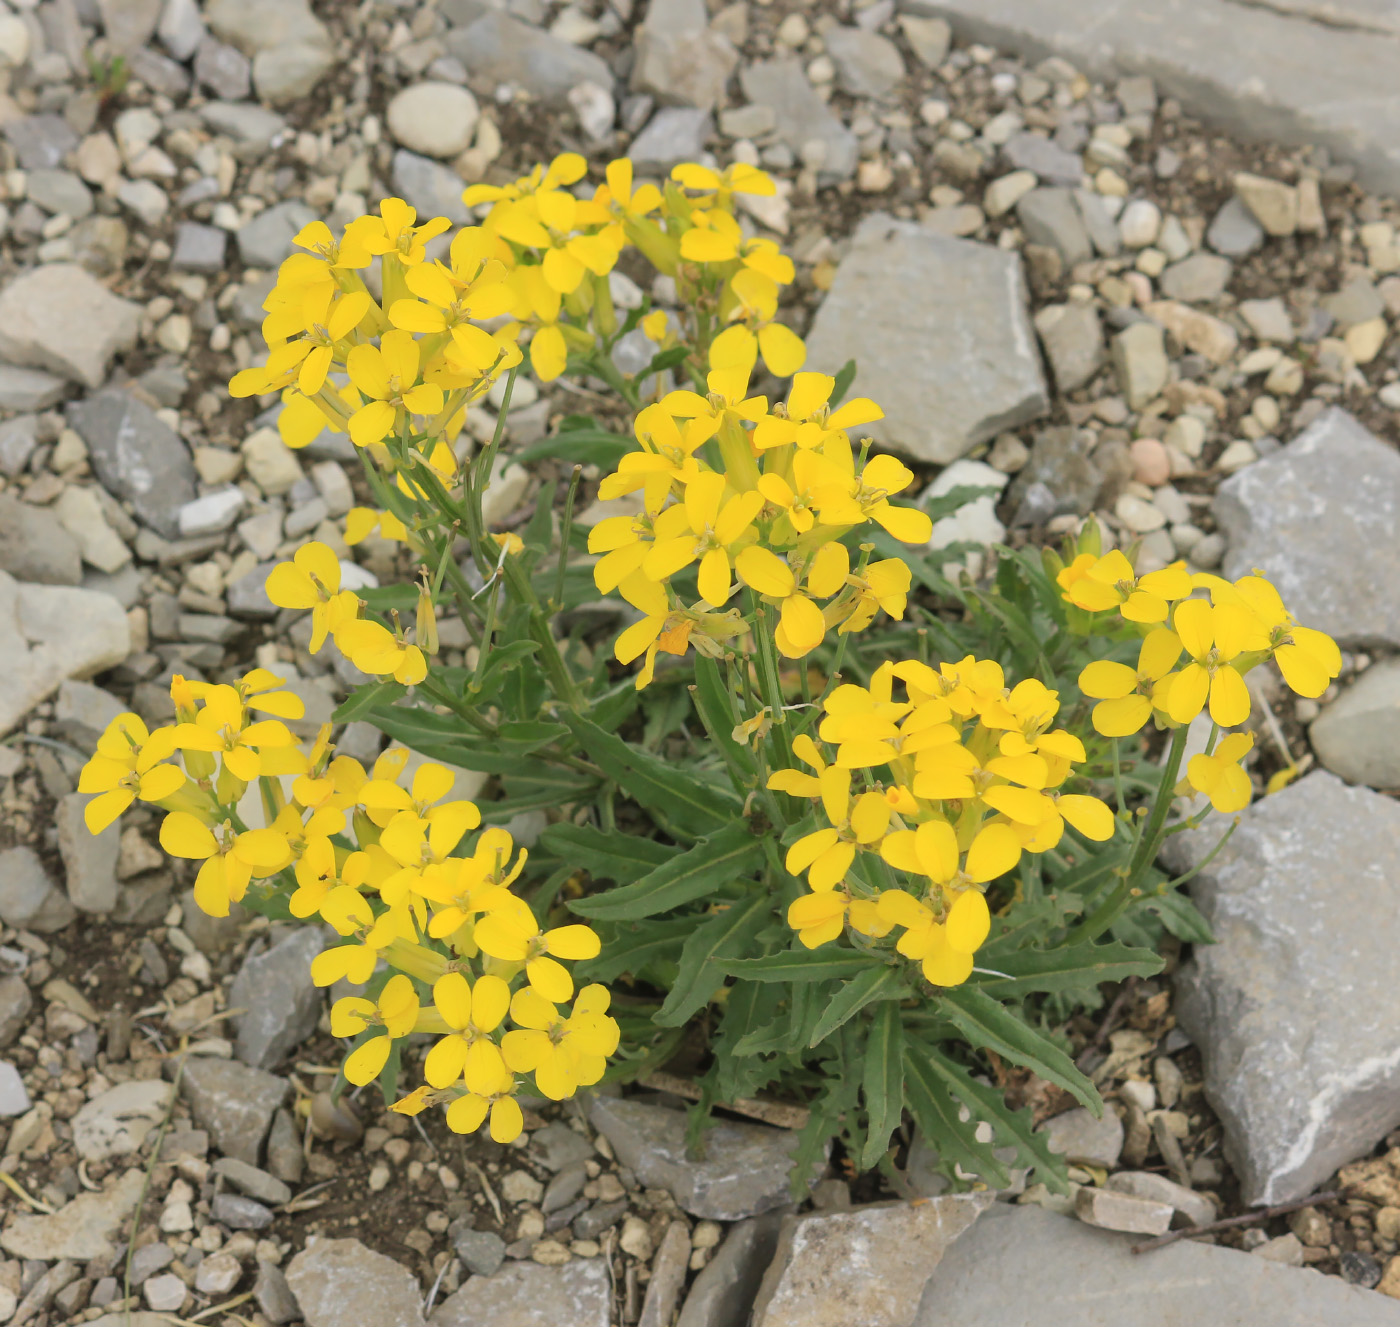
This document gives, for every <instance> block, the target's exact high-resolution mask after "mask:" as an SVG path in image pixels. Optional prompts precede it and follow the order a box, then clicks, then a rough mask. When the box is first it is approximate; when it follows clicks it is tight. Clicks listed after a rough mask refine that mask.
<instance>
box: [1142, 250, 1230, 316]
mask: <svg viewBox="0 0 1400 1327" xmlns="http://www.w3.org/2000/svg"><path fill="white" fill-rule="evenodd" d="M1233 270H1234V264H1233V263H1232V262H1231V261H1230V260H1229V259H1228V258H1221V257H1219V256H1217V255H1216V254H1212V253H1196V254H1192V255H1191V257H1190V258H1183V259H1182V260H1181V261H1180V262H1179V263H1173V264H1172V265H1171V266H1170V267H1169V268H1167V270H1166V271H1165V272H1163V273H1162V277H1161V283H1160V284H1161V287H1162V293H1163V294H1164V295H1166V296H1167V297H1168V298H1169V299H1176V300H1184V301H1185V302H1186V303H1188V304H1197V303H1204V302H1208V301H1210V300H1217V299H1219V298H1220V297H1221V295H1223V294H1224V293H1225V287H1226V286H1227V285H1228V284H1229V281H1230V273H1231V272H1232V271H1233Z"/></svg>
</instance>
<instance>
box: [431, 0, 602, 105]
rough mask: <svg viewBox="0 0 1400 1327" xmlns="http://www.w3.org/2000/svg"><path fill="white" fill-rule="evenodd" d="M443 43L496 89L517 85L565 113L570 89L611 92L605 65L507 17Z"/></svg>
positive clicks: (485, 21)
mask: <svg viewBox="0 0 1400 1327" xmlns="http://www.w3.org/2000/svg"><path fill="white" fill-rule="evenodd" d="M443 44H444V45H445V46H446V47H447V49H448V52H449V53H450V54H452V55H455V56H456V57H457V58H458V59H459V60H460V61H461V62H462V64H463V65H464V66H465V68H466V70H467V73H469V74H473V75H478V76H480V77H482V78H486V79H490V80H491V81H492V82H493V83H494V84H495V85H496V86H500V85H501V84H502V83H514V84H516V85H517V86H519V87H521V88H523V89H524V90H525V91H526V92H528V93H529V94H530V95H531V96H532V97H535V98H537V99H538V100H540V101H543V102H546V103H547V104H549V105H551V106H555V107H557V108H560V109H564V108H566V107H567V106H568V104H569V89H570V88H573V87H576V86H577V85H578V84H580V83H596V84H597V85H598V86H599V87H601V88H606V89H609V90H611V88H612V86H613V81H614V80H613V75H612V70H611V69H610V68H608V65H607V63H606V62H605V61H603V60H602V59H600V58H599V57H598V56H596V55H594V54H593V52H592V51H586V50H584V49H583V48H581V47H578V46H571V45H570V44H569V43H568V42H566V41H561V40H560V39H559V38H558V37H551V36H550V35H549V33H547V32H541V31H540V30H539V29H538V28H532V27H531V26H530V25H529V24H528V23H522V22H521V21H520V20H519V19H516V18H511V17H510V16H509V15H508V14H501V13H496V12H491V13H487V14H483V15H482V16H481V17H480V18H478V19H476V20H475V21H473V22H471V23H468V24H467V26H466V27H464V28H453V29H452V30H451V31H450V32H449V33H448V34H447V35H446V37H444V38H443Z"/></svg>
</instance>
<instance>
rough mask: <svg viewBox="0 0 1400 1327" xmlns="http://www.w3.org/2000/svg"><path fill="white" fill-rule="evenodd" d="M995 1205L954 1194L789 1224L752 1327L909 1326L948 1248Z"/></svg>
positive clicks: (985, 1198) (983, 1197) (987, 1197)
mask: <svg viewBox="0 0 1400 1327" xmlns="http://www.w3.org/2000/svg"><path fill="white" fill-rule="evenodd" d="M993 1201H994V1200H993V1197H992V1195H991V1194H990V1193H978V1194H963V1195H951V1194H949V1195H945V1196H943V1197H941V1198H932V1199H920V1200H919V1201H918V1202H916V1203H879V1204H872V1205H870V1206H868V1207H858V1208H855V1209H854V1210H852V1211H848V1212H814V1213H812V1214H811V1215H809V1216H801V1217H792V1216H790V1217H788V1218H786V1220H784V1222H783V1227H782V1231H781V1234H780V1235H779V1238H778V1248H777V1252H776V1254H775V1255H774V1259H773V1265H772V1266H771V1267H770V1268H769V1269H768V1273H767V1275H766V1276H765V1277H764V1279H763V1285H762V1286H761V1288H760V1289H759V1292H758V1300H757V1302H756V1303H755V1305H754V1315H753V1322H754V1327H840V1325H841V1324H846V1323H851V1324H855V1323H859V1324H860V1325H861V1327H905V1324H907V1323H909V1322H910V1321H912V1319H913V1317H914V1313H915V1311H916V1310H917V1309H918V1307H919V1301H920V1298H921V1297H922V1295H923V1292H924V1286H925V1285H926V1284H927V1283H928V1280H929V1278H930V1277H931V1276H932V1275H933V1274H934V1273H935V1271H936V1270H937V1268H938V1265H939V1263H940V1262H942V1260H943V1258H944V1256H945V1255H946V1253H947V1251H948V1249H949V1248H950V1247H951V1246H952V1245H953V1244H954V1242H955V1241H956V1240H957V1239H958V1237H959V1236H960V1235H962V1234H963V1232H964V1231H966V1230H967V1229H968V1228H969V1227H970V1226H971V1225H972V1224H973V1223H974V1222H975V1221H976V1220H977V1218H978V1217H979V1216H980V1215H981V1214H982V1212H983V1211H985V1210H986V1208H987V1207H989V1206H990V1205H991V1204H992V1202H993Z"/></svg>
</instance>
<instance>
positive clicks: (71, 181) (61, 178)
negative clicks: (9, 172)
mask: <svg viewBox="0 0 1400 1327" xmlns="http://www.w3.org/2000/svg"><path fill="white" fill-rule="evenodd" d="M25 192H26V194H27V195H28V196H29V197H30V198H32V199H33V200H34V201H35V202H36V203H38V204H39V206H40V207H42V208H43V209H44V211H45V212H49V213H51V214H53V215H55V216H57V215H60V214H61V215H63V216H70V217H72V218H73V220H74V221H79V220H81V219H82V218H83V217H85V216H87V215H88V213H89V212H91V211H92V191H91V190H90V189H89V188H88V187H87V185H85V184H84V183H83V182H82V180H80V179H79V178H78V177H77V176H76V175H74V174H73V172H72V171H70V170H34V171H30V172H29V174H28V175H27V176H26V177H25Z"/></svg>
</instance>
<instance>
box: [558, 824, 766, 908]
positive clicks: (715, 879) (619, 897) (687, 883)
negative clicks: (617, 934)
mask: <svg viewBox="0 0 1400 1327" xmlns="http://www.w3.org/2000/svg"><path fill="white" fill-rule="evenodd" d="M762 864H763V844H762V843H761V842H759V840H758V839H757V838H755V837H754V835H753V833H752V831H751V830H750V828H749V822H748V821H747V820H740V821H737V822H736V823H734V824H732V825H726V826H725V827H724V828H723V829H721V830H717V831H716V832H715V833H713V834H710V835H707V836H706V837H705V838H703V839H701V840H700V842H699V843H697V844H696V845H695V846H694V847H693V848H690V849H688V850H687V851H686V852H683V853H681V854H680V855H679V856H677V857H672V858H671V859H670V860H669V861H667V862H663V863H662V864H661V865H660V866H658V867H657V868H656V869H655V870H654V871H651V872H649V873H648V874H646V875H644V876H643V877H642V878H641V879H640V880H637V881H635V882H634V883H632V884H630V885H623V886H622V887H621V888H619V889H610V890H608V891H607V892H606V893H602V894H595V895H592V896H591V897H589V898H582V899H575V900H573V901H572V902H570V904H569V907H570V908H572V909H573V910H574V911H575V912H576V913H578V914H579V915H580V916H581V917H594V918H597V919H598V920H600V921H637V920H638V919H639V918H642V917H654V916H655V915H656V914H657V913H658V912H669V911H670V910H671V909H672V908H679V907H680V906H681V905H682V904H685V903H690V902H692V901H693V900H695V899H698V898H703V897H704V896H705V895H707V894H712V893H714V891H715V890H716V888H718V887H719V886H720V885H727V884H731V883H733V882H734V881H735V880H737V879H739V878H740V877H741V876H744V875H747V874H748V873H749V872H750V871H753V870H755V869H756V868H757V867H759V866H761V865H762Z"/></svg>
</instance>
